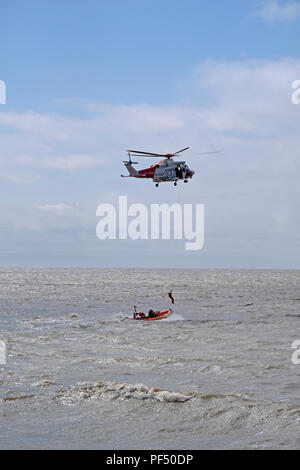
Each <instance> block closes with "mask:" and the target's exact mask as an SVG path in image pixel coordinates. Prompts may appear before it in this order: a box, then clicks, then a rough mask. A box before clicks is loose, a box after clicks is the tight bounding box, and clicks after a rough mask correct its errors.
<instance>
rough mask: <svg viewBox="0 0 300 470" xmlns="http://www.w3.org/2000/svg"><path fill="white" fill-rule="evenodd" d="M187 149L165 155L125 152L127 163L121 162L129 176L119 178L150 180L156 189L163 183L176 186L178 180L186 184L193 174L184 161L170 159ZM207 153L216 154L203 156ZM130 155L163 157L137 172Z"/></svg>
mask: <svg viewBox="0 0 300 470" xmlns="http://www.w3.org/2000/svg"><path fill="white" fill-rule="evenodd" d="M189 148H190V147H186V148H184V149H182V150H178V152H175V153H167V154H160V153H150V152H140V151H138V150H127V153H128V161H123V163H124V165H125V166H126V168H127V170H128V172H129V175H128V176H124V175H121V176H122V178H151V179H152V180H153V181H154V183H156V187H157V188H158V186H159V183H164V182H174V186H177V181H178V180H183V182H184V183H187V182H188V180H189V179H192V177H193V175H194V174H195V172H194V171H193V170H190V169H189V167H188V166H187V164H186V162H185V161H181V162H179V161H177V162H175V161H174V160H173V159H172V157H177V156H180V154H181V153H182V152H185V151H186V150H188V149H189ZM209 153H218V152H206V153H205V154H209ZM131 154H133V155H134V156H135V157H155V158H157V157H160V158H161V157H163V160H160V161H158V162H156V163H154V165H151V166H150V167H149V168H145V169H144V170H140V171H137V170H136V169H135V168H134V167H133V166H132V165H137V164H138V162H133V161H132V160H131ZM205 154H200V155H205Z"/></svg>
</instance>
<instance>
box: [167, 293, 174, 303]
mask: <svg viewBox="0 0 300 470" xmlns="http://www.w3.org/2000/svg"><path fill="white" fill-rule="evenodd" d="M168 296H169V298H170V299H171V301H172V304H174V303H175V300H174V298H173V294H172V289H171V290H170V292H169V293H168Z"/></svg>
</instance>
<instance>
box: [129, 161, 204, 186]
mask: <svg viewBox="0 0 300 470" xmlns="http://www.w3.org/2000/svg"><path fill="white" fill-rule="evenodd" d="M124 164H125V166H126V168H127V170H128V172H129V176H130V177H134V178H151V179H152V180H153V181H154V183H157V184H158V183H164V182H174V183H177V181H178V180H183V181H184V182H187V181H188V178H192V177H193V175H194V174H195V172H194V171H192V170H190V169H189V167H188V166H187V164H186V163H185V162H184V161H182V162H175V161H174V160H172V159H171V158H167V159H165V160H162V161H160V162H157V163H155V164H154V165H152V166H151V167H150V168H145V169H144V170H140V171H137V170H136V169H135V168H134V167H133V166H132V163H131V162H126V163H124Z"/></svg>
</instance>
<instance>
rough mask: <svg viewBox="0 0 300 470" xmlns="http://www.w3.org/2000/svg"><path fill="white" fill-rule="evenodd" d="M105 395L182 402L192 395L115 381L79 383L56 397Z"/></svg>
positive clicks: (74, 399) (68, 401) (68, 399)
mask: <svg viewBox="0 0 300 470" xmlns="http://www.w3.org/2000/svg"><path fill="white" fill-rule="evenodd" d="M102 397H107V398H111V399H137V400H156V401H159V402H177V403H183V402H186V401H188V400H190V399H191V398H193V397H194V394H193V393H179V392H169V391H168V390H160V389H158V388H149V387H147V386H146V385H143V384H134V385H132V384H127V383H117V382H101V381H100V382H97V383H79V384H78V385H75V386H71V387H70V388H68V389H64V390H60V391H59V392H58V393H57V395H56V398H57V399H58V400H59V401H61V402H63V403H64V404H72V403H76V402H78V401H80V400H86V399H88V400H89V399H97V398H102Z"/></svg>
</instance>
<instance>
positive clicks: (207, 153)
mask: <svg viewBox="0 0 300 470" xmlns="http://www.w3.org/2000/svg"><path fill="white" fill-rule="evenodd" d="M213 153H221V151H220V150H218V151H216V152H203V153H197V154H196V155H195V156H197V155H212V154H213Z"/></svg>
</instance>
